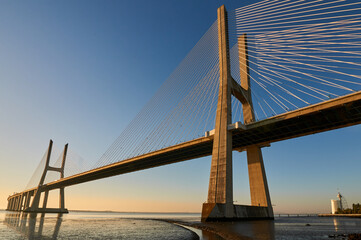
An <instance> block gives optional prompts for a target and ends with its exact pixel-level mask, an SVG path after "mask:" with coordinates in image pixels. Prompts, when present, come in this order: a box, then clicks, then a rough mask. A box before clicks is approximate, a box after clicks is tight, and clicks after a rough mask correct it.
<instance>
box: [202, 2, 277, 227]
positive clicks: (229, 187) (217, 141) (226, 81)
mask: <svg viewBox="0 0 361 240" xmlns="http://www.w3.org/2000/svg"><path fill="white" fill-rule="evenodd" d="M217 15H218V45H219V69H220V76H219V93H218V104H217V112H216V124H215V130H214V140H213V151H212V163H211V171H210V178H209V189H208V199H207V202H206V203H204V204H203V207H202V221H211V220H231V219H242V218H264V219H273V209H272V205H271V199H270V195H269V191H268V184H267V178H266V173H265V169H264V164H263V159H262V151H261V149H260V147H259V146H256V145H255V146H251V147H247V148H246V149H245V150H246V151H247V160H248V174H249V183H250V192H251V204H252V205H251V206H244V205H234V204H233V183H232V179H233V178H232V150H233V146H232V133H231V132H230V130H229V128H230V125H231V124H232V107H231V95H233V96H235V97H236V98H237V99H238V100H239V101H240V102H241V103H242V106H243V118H244V123H245V124H248V123H251V122H253V121H254V120H255V116H254V112H253V105H252V97H251V89H250V87H249V86H250V85H249V84H250V80H249V74H248V73H249V67H248V66H249V65H248V53H247V36H246V34H244V35H241V36H240V37H239V38H238V51H239V65H240V77H241V85H239V84H238V83H237V82H236V81H235V80H234V79H233V78H232V76H231V71H230V57H229V40H228V21H227V11H226V9H225V7H224V5H223V6H221V7H220V8H218V13H217Z"/></svg>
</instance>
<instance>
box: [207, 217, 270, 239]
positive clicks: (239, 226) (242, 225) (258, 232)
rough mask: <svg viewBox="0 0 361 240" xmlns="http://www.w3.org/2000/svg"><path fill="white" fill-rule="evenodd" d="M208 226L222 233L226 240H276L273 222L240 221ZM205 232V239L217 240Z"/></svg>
mask: <svg viewBox="0 0 361 240" xmlns="http://www.w3.org/2000/svg"><path fill="white" fill-rule="evenodd" d="M206 225H207V226H209V227H210V228H212V229H214V230H215V231H216V232H218V233H221V236H222V237H225V238H226V239H228V238H230V239H259V240H274V239H275V223H274V221H273V220H255V221H239V222H214V223H212V222H210V223H206ZM207 234H209V233H207V232H206V231H203V236H205V237H206V238H205V239H210V240H217V239H220V238H217V237H215V236H212V235H209V236H208V235H207Z"/></svg>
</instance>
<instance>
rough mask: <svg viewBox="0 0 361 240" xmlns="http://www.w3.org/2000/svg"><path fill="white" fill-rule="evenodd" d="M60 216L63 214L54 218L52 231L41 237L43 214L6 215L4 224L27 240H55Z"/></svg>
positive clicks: (61, 219) (60, 220)
mask: <svg viewBox="0 0 361 240" xmlns="http://www.w3.org/2000/svg"><path fill="white" fill-rule="evenodd" d="M62 216H63V214H58V215H57V216H56V221H55V224H54V228H53V231H52V233H51V234H47V236H44V235H43V230H44V221H45V213H42V214H36V213H35V214H34V213H31V214H30V213H7V214H6V215H5V221H4V223H5V224H6V225H7V226H8V227H9V228H11V229H13V230H15V231H16V232H18V233H20V234H21V235H22V236H24V237H26V238H28V239H57V237H58V234H59V230H60V226H61V223H62V221H63V218H62ZM47 232H48V231H47ZM50 236H51V237H50Z"/></svg>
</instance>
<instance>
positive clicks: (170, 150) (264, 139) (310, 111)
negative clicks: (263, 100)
mask: <svg viewBox="0 0 361 240" xmlns="http://www.w3.org/2000/svg"><path fill="white" fill-rule="evenodd" d="M359 123H361V92H357V93H353V94H349V95H346V96H343V97H339V98H336V99H332V100H329V101H325V102H322V103H319V104H316V105H311V106H308V107H305V108H301V109H298V110H295V111H291V112H287V113H284V114H281V115H278V116H275V117H272V118H268V119H265V120H263V121H259V122H255V123H252V124H248V125H246V126H245V129H235V130H233V148H234V149H237V150H243V149H244V148H246V147H247V146H250V145H254V144H259V145H263V144H269V143H272V142H277V141H281V140H285V139H290V138H295V137H300V136H305V135H309V134H314V133H318V132H323V131H328V130H332V129H336V128H341V127H347V126H351V125H355V124H359ZM212 144H213V137H212V136H210V137H202V138H198V139H195V140H192V141H188V142H185V143H181V144H178V145H174V146H171V147H167V148H164V149H161V150H158V151H154V152H151V153H148V154H144V155H141V156H138V157H134V158H131V159H127V160H124V161H121V162H118V163H114V164H110V165H107V166H103V167H100V168H97V169H93V170H90V171H87V172H84V173H80V174H77V175H74V176H70V177H67V178H63V179H60V180H58V181H54V182H51V183H48V184H46V185H45V186H44V190H52V189H56V188H59V187H66V186H71V185H75V184H79V183H84V182H88V181H93V180H97V179H102V178H106V177H111V176H115V175H119V174H124V173H129V172H134V171H139V170H143V169H148V168H152V167H157V166H162V165H167V164H171V163H176V162H181V161H186V160H190V159H194V158H199V157H203V156H208V155H211V154H212ZM34 190H35V189H29V190H26V191H25V192H23V193H26V192H29V191H34ZM19 194H21V193H17V194H15V195H13V196H11V197H9V198H12V197H15V196H18V195H19Z"/></svg>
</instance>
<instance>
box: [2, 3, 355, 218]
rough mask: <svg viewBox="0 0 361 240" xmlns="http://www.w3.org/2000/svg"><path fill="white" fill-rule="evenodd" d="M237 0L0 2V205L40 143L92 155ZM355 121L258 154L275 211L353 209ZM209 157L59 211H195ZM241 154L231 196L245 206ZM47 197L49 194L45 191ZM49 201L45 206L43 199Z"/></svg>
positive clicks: (127, 178) (152, 172)
mask: <svg viewBox="0 0 361 240" xmlns="http://www.w3.org/2000/svg"><path fill="white" fill-rule="evenodd" d="M253 2H254V1H250V0H247V1H240V0H228V1H221V0H198V1H194V0H184V1H175V0H172V1H169V0H153V1H149V0H133V1H31V2H29V1H10V0H9V1H6V0H4V1H1V3H0V36H1V37H0V208H6V203H7V201H6V198H7V196H8V195H10V194H11V193H13V192H14V191H17V192H19V191H21V190H23V189H24V187H25V186H26V184H27V182H28V180H29V179H30V177H31V175H32V173H33V171H34V170H35V168H36V166H37V165H38V163H39V161H40V159H41V157H42V156H43V153H44V151H45V150H46V148H47V145H48V141H49V139H50V138H51V139H53V140H54V144H55V146H56V147H57V148H62V147H63V145H64V144H66V143H69V147H70V149H71V150H72V151H74V152H76V153H77V154H79V155H80V156H82V157H83V158H84V159H86V160H88V159H89V160H90V161H94V159H95V160H96V159H98V158H99V157H100V156H101V155H102V154H103V153H104V152H105V150H106V149H107V148H108V147H109V146H110V144H111V143H112V142H113V141H114V140H115V139H116V138H117V136H118V135H119V134H120V133H121V131H122V130H123V129H124V128H125V127H126V126H127V124H128V123H129V122H130V121H131V120H132V119H133V117H134V116H135V115H136V113H137V112H138V111H139V110H140V109H141V108H142V106H144V104H145V103H146V102H147V101H148V100H149V99H150V98H151V97H152V95H153V94H154V93H155V92H156V90H157V89H158V88H159V87H160V85H161V84H162V83H163V82H164V81H165V79H166V78H167V77H168V76H169V75H170V74H171V72H172V71H173V70H174V68H175V67H176V66H177V65H178V64H179V63H180V61H181V60H182V59H183V58H184V57H185V56H186V54H187V53H188V52H189V51H190V50H191V48H192V47H193V46H194V45H195V44H196V43H197V41H198V40H199V39H200V38H201V37H202V35H203V34H204V32H205V31H206V30H207V29H208V28H209V27H210V25H211V24H212V23H213V22H214V21H215V20H216V13H217V12H216V10H217V8H218V7H219V6H220V5H222V4H225V5H226V7H227V8H228V9H234V8H237V7H241V6H244V5H247V4H249V3H253ZM360 135H361V126H354V127H349V128H344V129H339V130H334V131H331V132H327V133H321V134H317V135H312V136H307V137H302V138H298V139H293V140H287V141H284V142H279V143H275V144H272V145H271V147H269V148H265V149H263V153H264V161H265V167H266V172H267V177H268V182H269V187H270V194H271V198H272V203H273V204H274V205H275V206H274V209H275V212H276V213H280V212H281V213H286V212H288V213H293V212H330V199H335V198H336V195H337V191H338V190H339V191H341V193H343V195H344V196H345V197H346V199H347V201H348V203H349V205H350V204H352V203H355V202H361V192H360V191H359V188H360V183H361V175H360V167H361V157H360V156H361V148H360V140H359V139H360ZM209 170H210V158H209V157H208V158H202V159H195V160H191V161H187V162H183V163H177V164H173V165H170V166H164V167H158V168H154V169H149V170H144V171H140V172H136V173H131V174H126V175H122V176H117V177H112V178H108V179H104V180H99V181H95V182H91V183H86V184H81V185H77V186H73V187H69V188H67V189H66V207H67V208H69V209H93V210H119V211H162V212H166V211H177V212H178V211H183V212H200V211H201V206H202V203H203V202H205V200H206V198H207V191H208V180H209ZM247 178H248V176H247V166H246V158H245V155H244V154H240V153H234V199H235V201H237V203H238V204H249V203H250V199H249V190H248V179H247ZM52 197H54V196H52ZM56 201H57V200H56V199H53V201H52V202H51V204H54V203H55V202H56Z"/></svg>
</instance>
